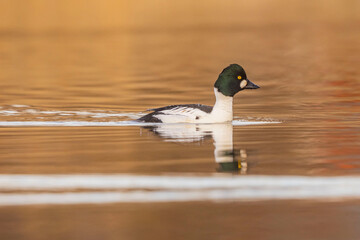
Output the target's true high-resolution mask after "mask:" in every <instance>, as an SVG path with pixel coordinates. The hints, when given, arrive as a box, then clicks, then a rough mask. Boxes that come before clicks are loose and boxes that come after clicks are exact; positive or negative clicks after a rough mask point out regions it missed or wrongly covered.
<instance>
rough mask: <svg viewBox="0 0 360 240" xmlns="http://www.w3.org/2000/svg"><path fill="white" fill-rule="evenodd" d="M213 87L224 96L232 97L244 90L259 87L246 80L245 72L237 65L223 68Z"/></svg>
mask: <svg viewBox="0 0 360 240" xmlns="http://www.w3.org/2000/svg"><path fill="white" fill-rule="evenodd" d="M214 87H215V88H216V89H217V90H218V91H219V92H221V93H222V94H224V95H225V96H229V97H233V96H234V95H235V94H236V93H238V92H239V91H242V90H244V89H256V88H259V86H257V85H255V84H254V83H252V82H250V80H249V79H247V76H246V73H245V70H244V69H243V68H242V67H241V66H240V65H238V64H231V65H230V66H228V67H226V68H224V70H223V71H222V72H221V73H220V75H219V77H218V79H217V80H216V82H215V84H214Z"/></svg>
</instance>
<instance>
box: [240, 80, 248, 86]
mask: <svg viewBox="0 0 360 240" xmlns="http://www.w3.org/2000/svg"><path fill="white" fill-rule="evenodd" d="M246 85H247V81H246V80H242V81H241V83H240V87H241V88H244V87H246Z"/></svg>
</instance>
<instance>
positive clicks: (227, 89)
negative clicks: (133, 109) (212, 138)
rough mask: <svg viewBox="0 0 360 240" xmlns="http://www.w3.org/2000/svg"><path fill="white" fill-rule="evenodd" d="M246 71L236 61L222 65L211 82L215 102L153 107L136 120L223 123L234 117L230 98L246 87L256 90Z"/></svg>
mask: <svg viewBox="0 0 360 240" xmlns="http://www.w3.org/2000/svg"><path fill="white" fill-rule="evenodd" d="M257 88H260V87H259V86H258V85H256V84H254V83H253V82H251V81H250V80H249V79H248V78H247V75H246V73H245V70H244V68H243V67H242V66H240V65H239V64H230V65H229V66H228V67H226V68H224V69H223V70H222V72H221V73H220V74H219V77H218V78H217V80H216V81H215V84H214V94H215V98H216V101H215V104H214V106H207V105H203V104H181V105H170V106H166V107H160V108H152V109H148V110H147V111H151V113H148V114H146V115H144V116H142V117H140V118H138V119H137V120H136V121H138V122H144V123H226V122H231V121H232V120H233V98H234V96H235V94H237V93H238V92H240V91H243V90H246V89H257Z"/></svg>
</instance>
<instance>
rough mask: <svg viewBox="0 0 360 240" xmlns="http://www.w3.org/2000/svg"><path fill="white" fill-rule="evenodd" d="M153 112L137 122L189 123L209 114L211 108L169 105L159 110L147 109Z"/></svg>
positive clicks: (191, 105)
mask: <svg viewBox="0 0 360 240" xmlns="http://www.w3.org/2000/svg"><path fill="white" fill-rule="evenodd" d="M148 111H153V112H152V113H149V114H147V115H145V116H143V117H141V118H139V119H138V121H142V122H154V123H162V122H191V121H196V120H198V119H200V118H202V117H204V116H205V115H207V114H209V113H211V111H212V107H211V106H207V105H202V104H184V105H170V106H166V107H161V108H153V109H148Z"/></svg>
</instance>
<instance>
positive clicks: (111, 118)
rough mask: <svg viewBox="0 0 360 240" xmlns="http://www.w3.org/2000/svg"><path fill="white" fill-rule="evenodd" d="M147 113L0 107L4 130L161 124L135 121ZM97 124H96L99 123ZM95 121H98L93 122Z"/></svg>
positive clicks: (250, 121)
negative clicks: (29, 127) (15, 128)
mask: <svg viewBox="0 0 360 240" xmlns="http://www.w3.org/2000/svg"><path fill="white" fill-rule="evenodd" d="M143 115H144V113H132V112H115V111H105V110H95V111H94V110H93V111H89V110H84V111H62V110H39V109H35V108H33V107H30V106H27V105H11V106H7V107H0V126H3V127H21V126H32V127H75V126H76V127H81V126H84V127H87V126H97V127H101V126H149V125H159V123H141V122H136V121H134V120H135V119H137V118H139V117H141V116H143ZM95 119H96V120H98V121H96V120H95ZM94 120H95V121H94ZM274 123H280V122H278V121H275V120H272V119H252V118H251V119H250V118H249V119H238V118H237V119H236V120H234V121H233V122H232V124H233V126H246V125H259V124H274Z"/></svg>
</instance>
